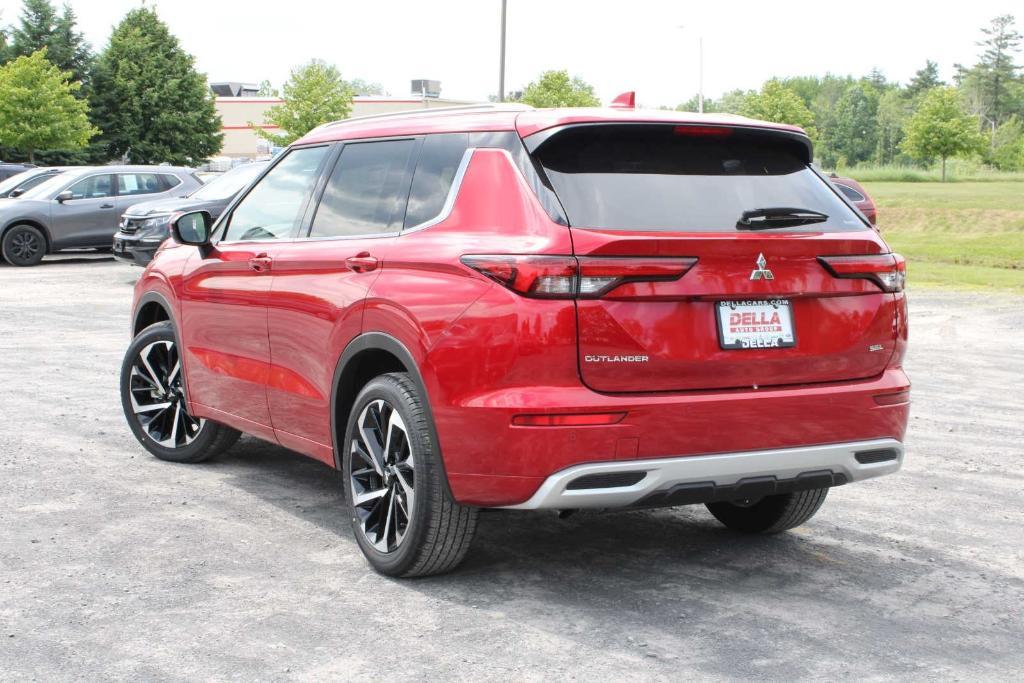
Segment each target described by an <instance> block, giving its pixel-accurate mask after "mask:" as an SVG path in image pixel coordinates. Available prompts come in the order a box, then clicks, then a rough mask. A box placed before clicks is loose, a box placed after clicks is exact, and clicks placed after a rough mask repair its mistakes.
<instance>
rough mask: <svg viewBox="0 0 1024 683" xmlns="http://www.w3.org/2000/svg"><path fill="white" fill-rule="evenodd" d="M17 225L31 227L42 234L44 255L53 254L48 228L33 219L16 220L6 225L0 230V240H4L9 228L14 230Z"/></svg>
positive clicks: (51, 239)
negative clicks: (44, 244) (44, 245)
mask: <svg viewBox="0 0 1024 683" xmlns="http://www.w3.org/2000/svg"><path fill="white" fill-rule="evenodd" d="M19 225H31V226H32V227H33V228H35V229H36V230H38V231H39V232H41V233H43V239H44V240H45V241H46V253H47V254H52V253H53V238H52V237H51V236H50V230H49V228H47V227H46V226H45V225H43V223H41V222H40V221H37V220H35V219H33V218H16V219H14V220H13V221H11V222H10V223H8V224H7V225H5V226H4V227H3V230H0V240H2V239H3V238H4V236H5V235H6V234H7V231H8V230H10V229H11V228H16V227H18V226H19Z"/></svg>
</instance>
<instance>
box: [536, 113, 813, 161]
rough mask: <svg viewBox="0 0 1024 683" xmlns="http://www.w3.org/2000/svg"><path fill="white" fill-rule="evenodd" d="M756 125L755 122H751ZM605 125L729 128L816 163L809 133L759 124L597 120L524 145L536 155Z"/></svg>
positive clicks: (555, 129) (548, 131)
mask: <svg viewBox="0 0 1024 683" xmlns="http://www.w3.org/2000/svg"><path fill="white" fill-rule="evenodd" d="M751 123H754V124H756V121H755V122H751ZM603 126H673V127H677V128H695V129H699V130H707V129H709V128H728V129H730V130H732V131H735V132H737V133H743V134H746V135H754V136H764V137H765V138H774V139H776V140H785V141H787V142H790V143H792V144H793V145H794V148H795V149H796V150H797V151H798V154H799V157H800V158H801V160H802V161H803V162H804V163H808V164H809V163H811V162H813V161H814V147H813V145H812V143H811V139H810V138H809V137H808V136H807V134H806V133H799V132H797V131H795V130H786V129H781V128H768V127H762V126H758V125H749V124H746V123H735V124H732V123H707V124H704V123H699V124H698V123H692V122H687V121H679V122H676V121H658V120H643V119H638V120H636V121H617V120H594V121H579V122H574V123H566V124H563V125H560V126H552V127H551V128H545V129H543V130H539V131H537V132H536V133H532V134H530V135H527V136H526V137H525V138H523V143H524V144H525V145H526V151H528V152H529V153H530V154H533V153H534V152H536V151H537V150H538V149H539V148H540V147H542V146H543V145H544V144H545V143H546V142H547V141H548V140H550V139H551V138H553V137H555V136H557V135H558V134H559V133H561V132H563V131H565V130H569V129H574V128H589V127H594V128H600V127H603Z"/></svg>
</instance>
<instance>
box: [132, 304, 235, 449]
mask: <svg viewBox="0 0 1024 683" xmlns="http://www.w3.org/2000/svg"><path fill="white" fill-rule="evenodd" d="M143 352H146V353H147V361H148V363H149V366H150V368H152V370H153V372H154V373H155V374H156V380H157V382H154V381H153V380H152V379H150V377H152V376H153V375H150V374H149V372H148V370H146V369H144V365H143V369H140V364H141V358H140V354H142V353H143ZM177 359H178V356H177V341H176V339H175V337H174V328H173V327H172V325H171V323H169V322H166V321H165V322H159V323H155V324H153V325H150V326H149V327H147V328H146V329H144V330H142V332H139V334H138V335H136V337H135V339H133V340H132V343H131V344H130V345H129V346H128V350H127V351H126V352H125V354H124V361H123V362H122V364H121V407H122V409H123V410H124V417H125V419H126V420H127V421H128V426H129V427H131V430H132V433H133V434H134V435H135V438H136V439H138V440H139V443H140V444H142V446H143V447H144V448H145V449H146V450H147V451H149V452H150V453H152V454H153V455H155V456H156V457H158V458H160V459H161V460H168V461H170V462H179V463H195V462H202V461H204V460H209V459H210V458H212V457H214V456H217V455H220V454H221V453H223V452H224V451H226V450H227V449H229V448H231V446H233V445H234V443H235V442H236V441H238V437H239V436H241V434H240V433H239V432H237V431H236V430H234V429H231V428H230V427H226V426H224V425H221V424H217V423H216V422H211V421H210V420H196V419H195V418H192V417H191V416H190V415H189V414H188V411H187V407H186V404H185V398H184V391H183V383H182V382H183V379H182V373H181V368H180V364H179V365H178V370H177V371H176V372H175V371H174V370H173V366H174V365H175V363H176V362H177ZM147 375H148V376H147ZM157 385H159V387H160V388H157ZM151 405H152V406H162V405H166V406H167V407H166V408H162V409H157V410H146V408H147V407H149V406H151ZM140 408H141V409H140ZM196 425H198V426H196ZM179 430H181V431H179ZM164 434H166V438H165V439H158V438H157V437H158V436H161V435H164ZM182 434H183V435H184V436H182Z"/></svg>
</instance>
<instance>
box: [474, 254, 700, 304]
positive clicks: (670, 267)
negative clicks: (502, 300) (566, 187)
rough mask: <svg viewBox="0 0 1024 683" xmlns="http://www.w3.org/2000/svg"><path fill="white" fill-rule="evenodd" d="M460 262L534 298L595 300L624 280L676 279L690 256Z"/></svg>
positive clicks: (500, 257) (499, 257)
mask: <svg viewBox="0 0 1024 683" xmlns="http://www.w3.org/2000/svg"><path fill="white" fill-rule="evenodd" d="M462 263H463V264H465V265H467V266H469V267H470V268H472V269H473V270H475V271H477V272H478V273H481V274H483V275H484V276H486V277H488V278H490V279H492V280H494V281H495V282H497V283H499V284H501V285H503V286H504V287H507V288H509V289H511V290H512V291H514V292H516V293H518V294H522V295H523V296H528V297H532V298H536V299H573V298H580V299H598V298H600V297H602V296H604V295H605V294H607V293H608V292H610V291H612V290H613V289H615V288H616V287H618V286H620V285H624V284H626V283H628V282H666V281H671V280H678V279H679V278H681V277H682V276H683V275H685V274H686V272H687V271H688V270H690V269H691V268H693V266H694V265H695V264H696V263H697V259H696V258H689V257H665V258H662V257H587V256H581V257H579V258H575V257H572V256H516V255H486V256H485V255H480V256H478V255H469V256H463V257H462Z"/></svg>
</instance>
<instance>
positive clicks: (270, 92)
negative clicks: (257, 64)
mask: <svg viewBox="0 0 1024 683" xmlns="http://www.w3.org/2000/svg"><path fill="white" fill-rule="evenodd" d="M256 94H257V95H258V96H259V97H280V96H281V93H280V92H279V91H278V89H277V88H275V87H274V86H272V85H271V84H270V81H267V80H262V81H260V87H259V90H258V91H257V92H256Z"/></svg>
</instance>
